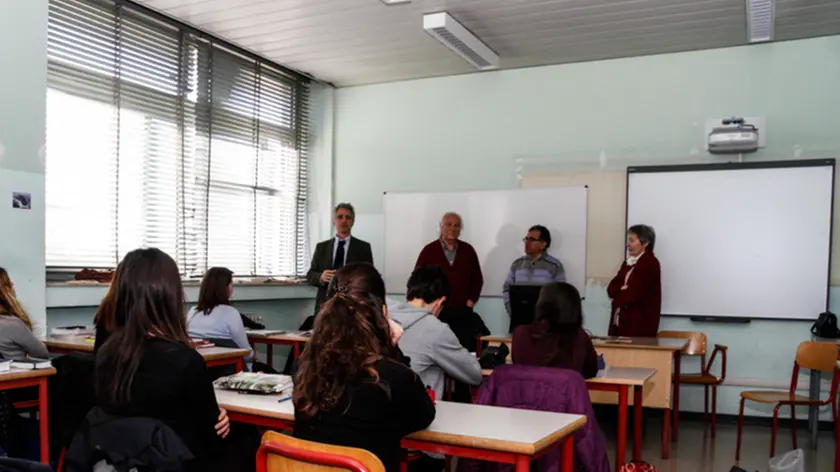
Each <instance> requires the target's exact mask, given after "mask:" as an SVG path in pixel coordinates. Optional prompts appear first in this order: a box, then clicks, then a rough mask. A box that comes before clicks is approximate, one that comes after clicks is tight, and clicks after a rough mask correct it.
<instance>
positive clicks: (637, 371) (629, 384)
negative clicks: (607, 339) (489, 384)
mask: <svg viewBox="0 0 840 472" xmlns="http://www.w3.org/2000/svg"><path fill="white" fill-rule="evenodd" d="M492 374H493V369H483V370H482V371H481V375H483V376H485V377H487V376H489V375H492ZM654 375H656V369H649V368H646V367H613V366H609V367H607V368H606V369H605V370H602V371H600V372H598V376H597V377H594V378H591V379H587V380H586V387H587V388H588V389H589V391H590V392H616V393H618V438H617V440H616V452H615V457H616V460H615V466H616V470H618V468H619V467H621V465H622V464H624V459H625V457H626V450H627V405H628V399H629V392H630V389H631V388H632V389H633V393H634V397H633V398H634V401H633V419H634V421H633V460H634V461H636V462H639V461H641V460H642V400H641V396H642V389H643V388H644V386H645V384H646V383H647V382H648V381H649V380H650V379H651V378H652V377H653V376H654Z"/></svg>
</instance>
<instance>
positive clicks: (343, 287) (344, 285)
mask: <svg viewBox="0 0 840 472" xmlns="http://www.w3.org/2000/svg"><path fill="white" fill-rule="evenodd" d="M348 292H349V290H348V289H347V281H346V280H342V281H341V282H339V283H338V293H342V294H344V295H347V293H348Z"/></svg>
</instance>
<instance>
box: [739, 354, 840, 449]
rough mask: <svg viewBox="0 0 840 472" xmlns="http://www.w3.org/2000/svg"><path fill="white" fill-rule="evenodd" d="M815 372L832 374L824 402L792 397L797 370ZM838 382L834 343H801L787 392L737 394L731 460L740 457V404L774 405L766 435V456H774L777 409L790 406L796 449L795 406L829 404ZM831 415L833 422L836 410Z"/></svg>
mask: <svg viewBox="0 0 840 472" xmlns="http://www.w3.org/2000/svg"><path fill="white" fill-rule="evenodd" d="M800 367H804V368H806V369H811V370H818V371H820V372H834V380H832V382H831V390H830V392H829V394H828V399H826V400H825V401H820V399H819V398H810V397H806V396H803V395H797V394H796V387H797V384H798V383H799V368H800ZM838 381H840V368H838V367H837V344H835V343H827V342H816V341H805V342H803V343H801V344H800V345H799V348H798V349H797V350H796V361H794V363H793V374H792V375H791V379H790V389H789V390H788V391H787V392H784V391H778V390H775V391H774V390H750V391H745V392H741V409H740V411H739V412H738V443H737V445H736V446H735V460H736V461H738V460H739V459H740V457H741V430H742V429H743V427H744V403H745V402H746V401H747V400H750V401H753V402H758V403H769V404H774V403H775V404H776V407H775V408H773V429H772V432H771V435H770V457H773V456H774V455H775V453H776V432H777V431H778V429H779V409H780V408H781V407H783V406H785V405H789V406H790V420H791V435H792V436H793V448H794V449H796V448H797V445H796V406H797V405H800V406H824V405H829V404H833V403H834V401H835V400H836V398H837V385H838ZM831 414H832V416H833V418H832V419H833V420H834V422H835V424H836V423H837V409H836V408H834V407H832V409H831Z"/></svg>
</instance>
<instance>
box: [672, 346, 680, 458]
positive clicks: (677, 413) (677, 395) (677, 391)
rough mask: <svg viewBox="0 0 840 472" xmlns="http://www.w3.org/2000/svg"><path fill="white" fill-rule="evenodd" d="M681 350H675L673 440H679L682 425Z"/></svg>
mask: <svg viewBox="0 0 840 472" xmlns="http://www.w3.org/2000/svg"><path fill="white" fill-rule="evenodd" d="M681 360H682V355H681V354H680V351H675V352H674V433H673V436H672V437H671V440H672V441H674V442H677V439H678V437H679V427H680V361H681Z"/></svg>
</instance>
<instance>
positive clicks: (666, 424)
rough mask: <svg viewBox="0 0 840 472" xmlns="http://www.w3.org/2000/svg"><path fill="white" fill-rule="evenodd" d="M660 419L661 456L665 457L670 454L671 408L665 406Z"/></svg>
mask: <svg viewBox="0 0 840 472" xmlns="http://www.w3.org/2000/svg"><path fill="white" fill-rule="evenodd" d="M664 413H665V415H664V418H663V419H662V458H663V459H667V458H668V456H669V455H670V449H669V448H670V443H671V409H670V408H665V410H664Z"/></svg>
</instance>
